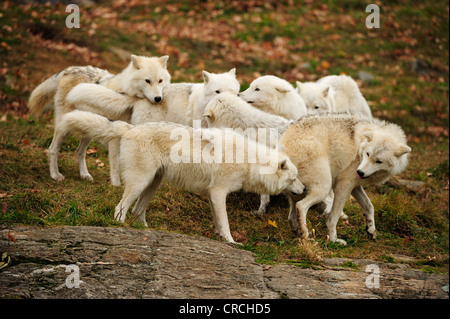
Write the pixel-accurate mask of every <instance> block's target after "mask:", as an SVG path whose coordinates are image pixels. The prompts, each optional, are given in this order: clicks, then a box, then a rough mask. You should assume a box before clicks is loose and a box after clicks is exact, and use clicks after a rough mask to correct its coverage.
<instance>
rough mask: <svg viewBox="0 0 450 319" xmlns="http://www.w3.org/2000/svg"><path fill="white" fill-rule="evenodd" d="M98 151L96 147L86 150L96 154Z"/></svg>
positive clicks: (87, 152)
mask: <svg viewBox="0 0 450 319" xmlns="http://www.w3.org/2000/svg"><path fill="white" fill-rule="evenodd" d="M97 152H98V149H96V148H90V149H88V150H87V151H86V154H88V155H89V154H94V153H97Z"/></svg>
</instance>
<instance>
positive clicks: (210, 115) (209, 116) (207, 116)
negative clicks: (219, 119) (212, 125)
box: [202, 109, 214, 121]
mask: <svg viewBox="0 0 450 319" xmlns="http://www.w3.org/2000/svg"><path fill="white" fill-rule="evenodd" d="M202 117H203V118H205V119H209V120H210V121H214V113H213V111H212V110H211V109H208V110H206V111H205V113H203V116H202Z"/></svg>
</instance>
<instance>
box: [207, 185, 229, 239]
mask: <svg viewBox="0 0 450 319" xmlns="http://www.w3.org/2000/svg"><path fill="white" fill-rule="evenodd" d="M226 199H227V192H226V191H224V190H221V189H212V190H210V192H209V202H210V205H211V211H212V214H213V219H214V224H215V227H216V232H217V233H218V234H219V235H220V237H222V238H223V239H225V240H226V241H228V242H230V243H233V244H235V241H234V239H233V237H232V236H231V232H230V224H229V223H228V215H227V205H226Z"/></svg>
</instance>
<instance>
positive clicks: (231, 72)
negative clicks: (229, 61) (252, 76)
mask: <svg viewBox="0 0 450 319" xmlns="http://www.w3.org/2000/svg"><path fill="white" fill-rule="evenodd" d="M228 73H230V74H231V75H234V76H236V68H232V69H231V70H230V71H228Z"/></svg>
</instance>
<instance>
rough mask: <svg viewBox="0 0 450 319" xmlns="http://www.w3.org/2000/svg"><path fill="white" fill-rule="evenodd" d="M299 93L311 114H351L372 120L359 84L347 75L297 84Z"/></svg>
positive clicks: (331, 76)
mask: <svg viewBox="0 0 450 319" xmlns="http://www.w3.org/2000/svg"><path fill="white" fill-rule="evenodd" d="M297 93H299V94H300V96H301V97H302V98H303V100H304V101H305V103H306V107H307V109H308V112H309V113H317V112H334V113H342V112H350V113H354V114H360V115H363V116H366V117H367V118H369V119H370V118H372V112H371V111H370V107H369V105H368V104H367V101H366V99H365V98H364V97H363V95H362V94H361V92H360V90H359V87H358V84H357V83H356V82H355V81H354V80H353V79H352V78H351V77H350V76H347V75H330V76H326V77H323V78H321V79H319V80H318V81H317V82H306V83H301V82H297Z"/></svg>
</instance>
